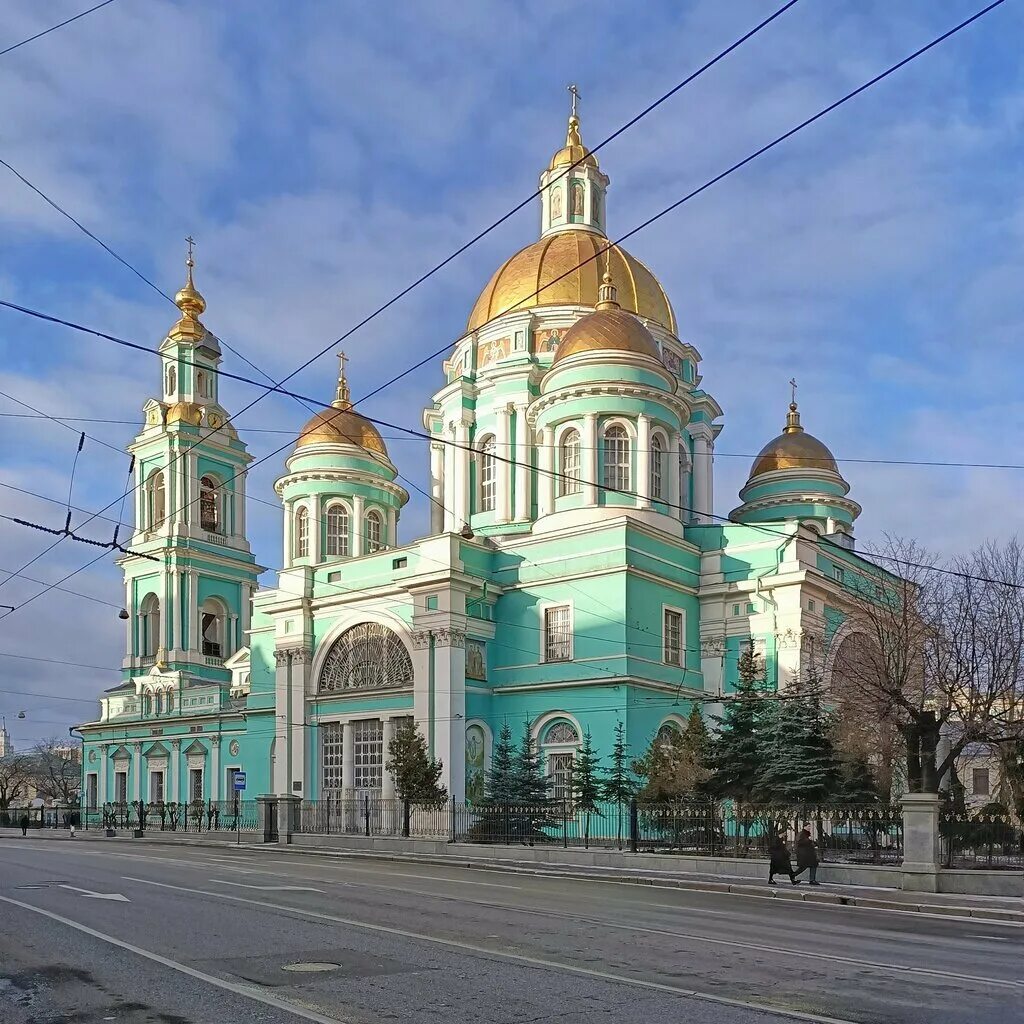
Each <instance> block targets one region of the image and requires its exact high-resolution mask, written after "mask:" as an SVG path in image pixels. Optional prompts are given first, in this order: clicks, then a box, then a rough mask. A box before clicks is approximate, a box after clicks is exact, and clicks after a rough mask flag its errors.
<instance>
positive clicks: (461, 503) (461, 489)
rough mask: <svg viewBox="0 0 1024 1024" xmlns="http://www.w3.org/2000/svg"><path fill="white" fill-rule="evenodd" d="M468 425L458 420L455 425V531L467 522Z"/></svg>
mask: <svg viewBox="0 0 1024 1024" xmlns="http://www.w3.org/2000/svg"><path fill="white" fill-rule="evenodd" d="M469 458H470V452H469V424H468V423H466V422H465V421H464V420H459V421H458V422H457V423H456V424H455V491H456V494H457V496H458V500H457V502H456V504H455V518H456V521H457V523H456V529H459V530H461V529H462V528H463V526H465V525H466V524H467V523H468V522H469Z"/></svg>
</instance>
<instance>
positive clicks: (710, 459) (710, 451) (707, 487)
mask: <svg viewBox="0 0 1024 1024" xmlns="http://www.w3.org/2000/svg"><path fill="white" fill-rule="evenodd" d="M704 498H705V501H706V502H707V508H706V509H705V510H704V514H705V515H706V516H707V519H708V522H709V523H710V522H712V516H713V515H714V511H715V435H714V434H708V439H707V458H705V460H704Z"/></svg>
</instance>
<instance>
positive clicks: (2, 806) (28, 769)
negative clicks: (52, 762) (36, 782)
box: [0, 754, 32, 811]
mask: <svg viewBox="0 0 1024 1024" xmlns="http://www.w3.org/2000/svg"><path fill="white" fill-rule="evenodd" d="M31 779H32V762H31V760H30V759H29V758H28V757H26V756H25V755H24V754H8V755H7V757H0V811H6V810H7V809H8V808H9V807H10V806H11V802H12V801H14V800H16V799H17V798H18V797H19V796H20V795H21V792H22V790H23V789H25V788H26V787H27V786H28V784H29V782H30V781H31Z"/></svg>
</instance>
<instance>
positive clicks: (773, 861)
mask: <svg viewBox="0 0 1024 1024" xmlns="http://www.w3.org/2000/svg"><path fill="white" fill-rule="evenodd" d="M776 872H777V873H778V874H781V875H789V880H790V881H791V882H792V883H793V884H794V885H799V884H800V883H799V881H797V877H796V874H795V873H794V871H793V861H792V860H791V858H790V855H789V847H788V846H787V845H786V840H785V839H783V838H782V836H773V837H772V840H771V842H770V843H769V844H768V884H769V885H774V884H775V875H776Z"/></svg>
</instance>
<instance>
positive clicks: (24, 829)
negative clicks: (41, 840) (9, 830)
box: [20, 814, 28, 836]
mask: <svg viewBox="0 0 1024 1024" xmlns="http://www.w3.org/2000/svg"><path fill="white" fill-rule="evenodd" d="M20 824H21V834H22V835H23V836H27V835H28V815H27V814H23V815H22V816H21V822H20Z"/></svg>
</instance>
